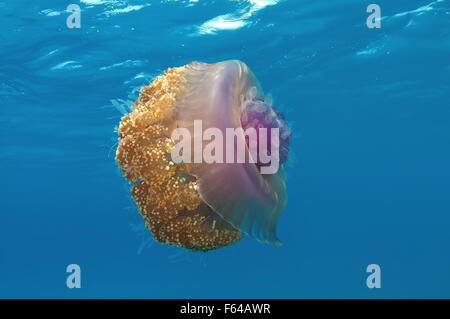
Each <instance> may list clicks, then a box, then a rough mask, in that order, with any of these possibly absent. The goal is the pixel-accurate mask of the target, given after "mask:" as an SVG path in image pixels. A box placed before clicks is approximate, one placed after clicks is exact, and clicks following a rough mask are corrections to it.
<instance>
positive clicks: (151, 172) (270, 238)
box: [116, 61, 290, 251]
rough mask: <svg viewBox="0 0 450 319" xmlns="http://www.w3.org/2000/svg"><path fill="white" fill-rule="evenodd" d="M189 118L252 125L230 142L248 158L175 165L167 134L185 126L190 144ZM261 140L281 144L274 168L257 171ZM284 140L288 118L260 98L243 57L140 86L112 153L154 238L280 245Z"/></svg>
mask: <svg viewBox="0 0 450 319" xmlns="http://www.w3.org/2000/svg"><path fill="white" fill-rule="evenodd" d="M196 121H197V122H198V121H201V123H202V127H203V129H206V128H217V129H219V130H220V131H222V132H226V129H227V128H242V129H243V130H244V131H245V130H247V129H248V128H254V129H256V131H257V132H258V133H257V134H258V135H257V138H256V145H254V144H255V143H253V144H251V141H250V140H249V138H248V136H246V135H244V134H237V135H236V139H237V140H238V141H237V142H238V143H239V142H240V143H242V144H245V145H246V147H245V149H244V151H245V155H246V158H247V159H248V158H253V159H254V161H253V162H251V161H244V162H242V163H241V162H238V163H227V162H220V161H219V162H212V163H210V162H205V161H195V159H193V160H192V161H185V162H183V163H175V162H174V161H173V160H172V156H171V154H172V151H173V150H174V147H175V144H176V141H174V140H172V138H171V136H172V133H173V131H174V130H175V129H177V128H183V129H186V130H187V131H188V132H189V133H190V135H189V136H190V137H191V139H192V141H190V142H191V144H194V143H195V142H198V140H197V141H194V140H195V139H196V138H197V137H198V136H197V135H198V133H197V132H196V129H195V125H194V124H195V122H196ZM261 128H265V129H267V130H266V131H264V130H258V129H261ZM271 129H278V130H277V132H279V135H277V136H274V135H271V133H270V132H271V131H273V130H271ZM196 133H197V135H196ZM261 134H263V135H264V138H262V135H261ZM224 135H225V134H224ZM274 137H276V138H274ZM261 141H265V144H267V145H266V146H267V149H268V150H273V146H276V147H277V148H279V154H277V156H275V157H277V162H278V165H279V167H276V170H274V171H273V173H271V174H263V173H262V170H264V169H266V170H269V169H270V167H268V165H270V164H268V163H265V162H261V161H260V160H259V159H260V158H261V156H260V154H258V152H261V150H260V149H261V147H260V146H261V145H259V144H260V143H262V142H261ZM253 142H254V141H253ZM201 143H203V145H202V146H205V145H206V142H205V141H201ZM289 143H290V131H289V128H288V126H287V124H286V122H285V120H284V119H283V117H282V116H281V114H280V113H279V112H277V111H276V110H275V109H273V107H272V106H271V103H269V102H268V101H264V95H263V92H262V90H261V88H260V85H259V83H258V81H257V79H256V77H255V76H254V75H253V73H252V72H251V71H250V70H249V69H248V67H247V66H246V65H245V64H244V63H242V62H240V61H225V62H220V63H216V64H205V63H198V62H192V63H190V64H188V65H186V66H184V67H179V68H172V69H168V70H166V71H165V73H164V75H162V76H159V77H158V78H156V79H155V81H154V82H153V83H152V84H150V85H149V86H147V87H144V88H142V90H141V94H140V96H139V98H138V100H137V101H136V103H135V109H134V111H133V112H131V113H130V114H127V115H125V116H124V117H123V118H122V120H121V123H120V126H119V144H118V148H117V152H116V160H117V162H118V164H119V166H120V168H121V170H122V173H123V175H124V176H125V177H126V178H127V179H128V181H129V182H130V183H131V184H132V191H131V193H132V196H133V198H134V199H135V201H136V203H137V205H138V207H139V212H140V214H141V215H142V216H143V217H144V220H145V223H146V226H147V228H148V229H149V230H150V231H151V232H152V233H153V235H154V237H155V239H156V240H157V241H159V242H162V243H167V244H171V245H177V246H180V247H184V248H187V249H189V250H200V251H208V250H212V249H217V248H221V247H225V246H228V245H232V244H234V243H236V242H238V241H240V240H241V239H242V238H243V233H245V234H248V235H249V236H251V237H255V238H257V239H259V240H261V241H265V242H272V243H275V244H278V243H279V240H278V238H277V235H276V225H277V221H278V218H279V216H280V214H281V212H282V211H283V210H284V208H285V206H286V202H287V195H286V185H285V181H284V179H285V178H284V171H283V167H282V163H284V162H285V161H286V159H287V156H288V151H289ZM254 148H255V149H256V151H257V153H256V154H255V153H252V150H253V149H254ZM225 151H226V149H225V147H224V152H225ZM266 155H272V154H270V152H269V154H266ZM275 157H273V158H275Z"/></svg>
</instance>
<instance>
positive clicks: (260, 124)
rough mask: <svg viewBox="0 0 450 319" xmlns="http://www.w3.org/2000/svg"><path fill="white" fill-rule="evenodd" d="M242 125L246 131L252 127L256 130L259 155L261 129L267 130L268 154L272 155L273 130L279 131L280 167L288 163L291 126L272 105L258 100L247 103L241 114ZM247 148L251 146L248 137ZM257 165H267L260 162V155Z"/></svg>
mask: <svg viewBox="0 0 450 319" xmlns="http://www.w3.org/2000/svg"><path fill="white" fill-rule="evenodd" d="M241 125H242V128H243V129H244V131H245V130H246V129H248V128H250V127H253V128H254V129H255V130H256V134H257V141H258V153H259V152H260V141H261V138H262V136H260V134H261V132H260V130H259V128H266V129H267V136H266V140H267V154H268V155H270V152H271V150H272V151H274V148H273V146H275V145H272V140H271V129H272V128H278V129H279V158H280V165H281V164H283V163H284V162H286V160H287V157H288V154H289V144H290V142H291V131H290V130H289V126H288V125H287V123H286V121H285V120H284V117H283V115H282V114H281V113H280V112H278V111H276V110H275V109H273V108H272V106H271V105H270V104H267V103H266V102H264V101H262V100H258V99H252V100H248V101H246V102H245V107H244V109H243V110H242V112H241ZM246 142H247V146H249V138H248V137H247V136H246ZM256 165H257V166H258V167H260V166H262V165H266V164H262V163H261V162H260V157H259V154H258V160H257V163H256Z"/></svg>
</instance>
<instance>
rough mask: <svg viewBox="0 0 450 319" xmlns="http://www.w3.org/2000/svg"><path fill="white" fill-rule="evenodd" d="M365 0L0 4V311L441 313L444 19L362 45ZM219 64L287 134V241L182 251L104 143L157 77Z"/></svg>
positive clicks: (446, 172) (444, 277) (404, 4)
mask: <svg viewBox="0 0 450 319" xmlns="http://www.w3.org/2000/svg"><path fill="white" fill-rule="evenodd" d="M70 3H75V4H78V5H79V6H80V7H81V10H82V12H81V28H80V29H76V28H74V29H69V28H68V27H67V26H66V19H67V17H68V16H69V13H67V12H66V11H65V10H66V8H67V6H68V5H69V4H70ZM370 3H371V2H369V1H357V0H345V1H339V2H338V1H325V0H298V1H294V0H286V1H276V0H271V1H269V0H266V1H265V0H258V1H256V0H253V1H202V0H199V1H151V0H147V1H137V0H136V1H131V0H129V1H125V0H117V1H108V0H103V1H100V0H83V1H76V0H73V1H72V2H70V1H56V0H55V1H49V0H42V1H33V2H32V1H5V0H3V1H0V102H1V108H0V110H1V116H0V127H1V131H0V133H1V134H0V146H1V147H0V164H1V167H2V174H1V177H2V178H1V179H2V182H1V184H0V185H1V186H0V187H1V189H0V194H1V206H0V216H1V220H0V297H2V298H11V297H27V298H36V297H41V298H42V297H44V298H45V297H56V298H99V297H104V298H108V297H113V298H116V297H123V298H144V297H145V298H171V297H176V298H200V297H204V298H217V297H222V298H231V297H233V298H241V297H242V298H244V297H245V298H316V297H324V298H337V297H338V298H350V297H352V298H398V297H402V298H417V297H424V298H430V297H435V298H443V297H446V298H449V297H450V197H449V195H450V111H449V110H450V103H449V98H450V96H449V88H450V62H449V58H450V3H449V1H448V0H441V1H434V2H432V1H431V0H426V1H415V0H410V1H399V0H397V1H392V0H391V1H387V0H383V1H381V0H380V1H378V2H377V4H379V5H380V7H381V14H382V20H381V28H380V29H369V28H368V27H367V26H366V19H367V17H368V15H369V14H368V13H366V7H367V5H369V4H370ZM227 59H239V60H242V61H244V62H245V63H247V65H248V66H249V67H250V68H251V69H252V70H253V72H254V73H255V74H256V76H257V77H258V79H259V80H260V82H261V84H262V87H263V88H264V90H265V91H266V92H267V93H270V94H272V96H273V100H274V105H275V107H276V108H278V109H279V110H281V111H282V112H283V113H284V114H285V116H286V118H287V120H288V121H289V123H290V125H291V127H292V130H293V134H294V137H293V140H292V146H291V158H290V160H289V163H288V165H287V168H286V171H287V175H288V179H287V185H288V192H289V202H288V206H287V208H286V210H285V211H284V213H283V214H282V215H281V218H280V220H279V224H278V235H279V237H280V239H281V240H282V242H283V245H282V246H281V247H276V246H273V245H265V244H261V243H259V242H257V241H256V240H253V239H250V238H245V239H244V240H243V241H242V242H240V243H238V244H237V245H235V246H232V247H230V248H226V249H222V250H217V251H212V252H208V253H206V254H203V253H189V252H186V251H184V250H182V249H178V248H175V247H170V246H167V245H162V244H158V243H156V242H154V241H153V240H152V237H151V235H150V234H149V233H148V232H146V231H145V229H143V226H142V219H141V218H140V216H139V214H138V212H137V209H136V206H135V205H134V203H133V201H132V200H131V198H130V193H129V188H128V186H127V183H126V181H125V179H124V178H123V177H122V176H121V174H120V172H119V170H118V168H117V165H116V163H115V161H114V151H115V143H116V142H117V135H116V133H115V131H114V129H115V127H117V125H118V123H119V121H120V118H121V116H122V114H121V112H120V109H122V108H126V105H125V104H126V101H127V100H130V101H132V100H133V99H134V98H135V95H136V92H137V91H136V90H137V89H138V88H140V87H141V86H143V85H147V84H148V83H149V82H150V81H151V80H152V78H153V77H154V76H156V75H158V74H160V73H161V72H162V71H163V70H165V69H166V68H168V67H173V66H181V65H184V64H187V63H189V62H191V61H194V60H195V61H202V62H208V63H213V62H218V61H222V60H227ZM124 101H125V102H124ZM224 196H226V194H224ZM73 263H75V264H78V265H80V267H81V278H82V279H81V285H82V286H81V289H68V288H67V286H66V277H67V276H68V274H67V273H66V266H67V265H69V264H73ZM369 264H378V265H380V267H381V288H379V289H377V288H375V289H369V288H368V287H367V286H366V278H367V276H368V274H367V273H366V267H367V265H369Z"/></svg>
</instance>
